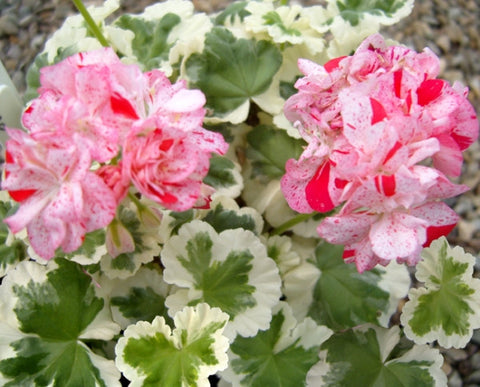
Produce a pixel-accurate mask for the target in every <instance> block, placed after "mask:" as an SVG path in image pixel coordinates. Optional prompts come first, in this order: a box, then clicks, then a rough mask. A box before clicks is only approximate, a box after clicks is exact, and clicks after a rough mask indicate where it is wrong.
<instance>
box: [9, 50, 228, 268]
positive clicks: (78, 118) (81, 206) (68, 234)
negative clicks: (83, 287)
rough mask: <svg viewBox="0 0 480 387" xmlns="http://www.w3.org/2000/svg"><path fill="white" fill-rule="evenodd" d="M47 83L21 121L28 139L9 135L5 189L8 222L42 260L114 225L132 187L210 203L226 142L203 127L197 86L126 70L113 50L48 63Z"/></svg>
mask: <svg viewBox="0 0 480 387" xmlns="http://www.w3.org/2000/svg"><path fill="white" fill-rule="evenodd" d="M40 82H41V87H40V88H39V93H40V95H39V97H38V98H37V99H35V100H33V101H32V103H31V104H30V106H29V107H28V108H27V110H26V111H25V113H24V115H23V117H22V121H23V124H24V126H25V128H27V130H28V133H25V132H22V131H19V130H9V134H10V136H11V140H9V141H8V143H7V167H6V179H5V181H4V182H3V184H2V188H3V189H5V190H8V191H9V192H10V194H11V197H12V198H13V199H15V200H18V201H19V202H20V208H19V210H18V211H17V213H16V214H15V215H13V216H11V217H9V218H8V219H7V220H6V223H7V224H8V225H9V227H10V228H11V230H12V231H13V232H18V231H20V230H21V229H22V228H24V227H26V228H27V231H28V234H29V238H30V241H31V245H32V247H33V248H34V250H35V251H36V252H37V253H38V254H39V255H40V256H42V257H44V258H46V259H49V258H51V257H53V256H54V253H55V250H56V249H57V248H58V247H61V248H62V249H63V250H64V251H65V252H71V251H74V250H76V249H77V248H78V247H80V245H81V244H82V241H83V237H84V235H85V233H87V232H90V231H93V230H95V229H98V228H103V227H106V226H108V225H109V223H110V222H111V221H112V219H114V216H115V212H116V207H117V206H118V205H119V204H120V202H121V201H122V200H123V199H124V197H125V196H126V194H127V192H128V189H129V187H130V186H131V185H132V184H133V185H134V186H135V187H136V188H137V189H138V191H139V192H140V193H141V194H142V195H145V196H147V197H148V198H150V199H152V200H154V201H156V202H157V203H160V204H162V205H163V206H164V207H166V208H169V209H174V210H178V211H183V210H187V209H189V208H191V207H192V206H194V205H196V204H199V205H207V204H208V200H209V198H208V195H209V194H210V193H211V189H210V187H206V186H205V185H204V184H203V182H202V180H203V178H204V177H205V176H206V174H207V173H208V170H209V160H210V157H211V154H212V153H218V154H224V153H225V152H226V150H227V148H228V144H227V143H226V142H225V141H224V139H223V137H222V136H221V135H220V134H217V133H213V132H210V131H208V130H206V129H204V128H203V127H202V124H203V118H204V116H205V109H204V105H205V96H204V95H203V93H202V92H201V91H200V90H188V89H187V88H186V83H185V81H178V82H177V83H174V84H172V83H171V82H170V81H169V79H168V78H167V77H166V76H165V74H163V73H162V72H160V71H158V70H153V71H150V72H147V73H142V72H141V70H140V69H139V67H138V66H136V65H125V64H123V63H122V62H121V61H120V59H119V58H118V57H117V55H116V54H115V53H114V51H113V50H112V49H111V48H104V49H101V50H97V51H92V52H87V53H78V54H76V55H73V56H71V57H69V58H67V59H65V60H63V61H62V62H60V63H58V64H55V65H53V66H48V67H44V68H42V69H41V71H40ZM93 162H95V164H96V165H95V168H93V164H92V163H93ZM98 164H100V167H98ZM122 249H123V247H122ZM126 249H131V246H127V247H126Z"/></svg>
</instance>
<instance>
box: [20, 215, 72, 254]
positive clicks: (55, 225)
mask: <svg viewBox="0 0 480 387" xmlns="http://www.w3.org/2000/svg"><path fill="white" fill-rule="evenodd" d="M65 229H66V227H65V224H64V223H63V222H62V221H61V220H60V219H55V218H50V219H48V222H46V219H44V218H43V217H42V216H38V217H36V218H35V219H33V220H32V221H31V222H30V223H29V224H28V226H27V232H28V238H29V240H30V244H31V246H32V248H33V250H35V252H36V253H37V254H38V255H39V256H40V257H42V258H44V259H51V258H53V257H54V256H55V250H56V249H57V248H58V247H59V246H60V244H61V243H62V241H63V240H64V238H65V234H66V230H65Z"/></svg>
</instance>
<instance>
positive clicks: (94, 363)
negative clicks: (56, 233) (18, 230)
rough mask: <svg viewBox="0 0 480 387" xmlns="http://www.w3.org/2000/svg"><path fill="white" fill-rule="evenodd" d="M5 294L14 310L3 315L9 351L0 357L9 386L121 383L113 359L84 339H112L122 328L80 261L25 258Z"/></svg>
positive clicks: (4, 345) (3, 348)
mask: <svg viewBox="0 0 480 387" xmlns="http://www.w3.org/2000/svg"><path fill="white" fill-rule="evenodd" d="M0 295H1V300H2V301H3V305H2V308H3V309H4V310H9V311H10V314H9V315H2V316H0V326H1V327H2V328H1V329H0V331H1V332H2V333H0V336H3V337H2V340H0V343H1V344H0V353H3V354H9V355H10V357H5V356H2V360H0V372H1V373H2V374H3V376H4V377H5V378H6V380H7V381H8V382H7V383H5V384H4V385H7V386H18V385H28V386H46V385H58V386H72V387H73V386H79V385H81V386H95V385H100V386H110V385H114V386H116V385H119V378H120V375H119V373H118V371H116V370H115V367H114V365H113V362H111V361H108V360H107V359H105V358H102V357H100V356H98V355H95V354H94V353H93V352H92V351H91V350H90V349H88V347H87V346H86V345H85V344H84V343H83V342H82V340H84V339H87V338H92V339H100V340H102V339H103V340H110V339H111V338H112V337H113V336H114V335H115V334H116V333H118V331H119V327H118V325H117V324H115V323H114V322H113V321H111V319H110V318H109V313H108V311H107V306H106V305H105V301H104V299H103V298H102V297H99V296H98V295H97V293H96V289H95V286H94V285H93V283H92V279H91V278H90V276H88V275H87V274H86V273H85V272H84V271H83V269H82V267H81V266H80V265H78V264H76V263H74V262H71V261H68V260H65V259H56V260H55V261H54V262H53V261H52V262H50V263H49V264H48V266H47V267H44V266H41V265H39V264H37V263H35V262H23V263H21V264H19V266H18V267H17V270H15V271H14V272H13V271H12V274H8V275H7V276H6V277H5V281H4V283H2V285H1V291H0ZM12 352H13V353H14V356H12Z"/></svg>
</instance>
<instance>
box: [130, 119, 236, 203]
mask: <svg viewBox="0 0 480 387" xmlns="http://www.w3.org/2000/svg"><path fill="white" fill-rule="evenodd" d="M226 150H227V144H226V143H225V142H224V140H223V137H222V136H221V135H220V134H217V133H212V132H208V131H207V130H204V129H203V128H198V129H197V130H193V131H191V132H190V133H183V132H181V131H178V130H176V129H175V128H169V127H166V128H157V129H154V130H151V131H147V132H142V131H140V132H139V133H134V132H132V133H131V134H130V136H129V137H128V138H127V141H126V146H125V148H124V153H123V162H124V173H125V175H126V176H129V178H130V179H131V181H132V182H133V184H134V185H135V187H136V188H137V189H138V191H139V192H140V193H141V194H142V195H145V196H146V197H147V198H149V199H151V200H153V201H155V202H157V203H160V204H162V205H163V206H164V207H166V208H168V209H171V210H175V211H185V210H187V209H190V208H192V207H193V206H194V205H195V203H196V202H197V200H198V199H199V197H200V196H201V194H202V192H203V188H202V187H203V185H204V183H203V182H202V180H203V178H204V177H205V176H206V175H207V173H208V169H209V160H210V157H211V153H212V152H215V153H219V154H223V153H225V152H226Z"/></svg>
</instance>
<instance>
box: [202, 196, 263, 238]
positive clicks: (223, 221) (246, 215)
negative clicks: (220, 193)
mask: <svg viewBox="0 0 480 387" xmlns="http://www.w3.org/2000/svg"><path fill="white" fill-rule="evenodd" d="M203 220H204V221H205V222H207V223H209V224H210V225H211V226H212V227H213V228H214V229H215V231H217V232H222V231H225V230H228V229H235V228H243V229H244V230H250V231H252V232H253V233H255V234H259V233H260V232H261V231H262V227H263V222H262V217H261V215H260V214H259V213H258V212H257V211H256V210H254V209H253V208H250V207H242V208H239V207H238V205H237V204H236V202H234V201H233V200H231V201H230V200H228V199H227V198H221V199H219V200H217V201H214V202H213V203H212V205H211V209H210V211H208V212H207V214H206V215H205V217H204V218H203Z"/></svg>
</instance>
